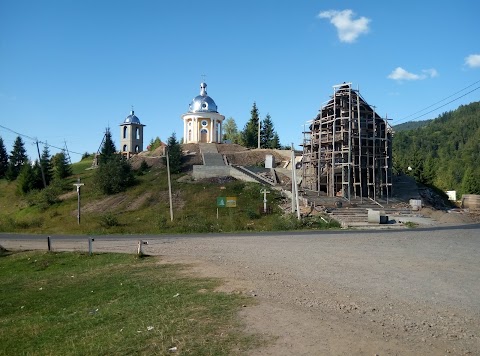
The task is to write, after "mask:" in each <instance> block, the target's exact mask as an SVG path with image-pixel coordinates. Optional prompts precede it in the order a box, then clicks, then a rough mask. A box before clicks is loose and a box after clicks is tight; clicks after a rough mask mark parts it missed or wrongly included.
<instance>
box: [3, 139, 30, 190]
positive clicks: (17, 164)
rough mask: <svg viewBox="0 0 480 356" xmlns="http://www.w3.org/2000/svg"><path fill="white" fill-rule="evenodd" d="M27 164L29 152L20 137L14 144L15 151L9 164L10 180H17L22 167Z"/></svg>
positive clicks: (8, 175)
mask: <svg viewBox="0 0 480 356" xmlns="http://www.w3.org/2000/svg"><path fill="white" fill-rule="evenodd" d="M26 162H27V151H26V150H25V144H24V143H23V141H22V138H21V137H20V136H17V138H16V139H15V142H14V143H13V149H12V151H11V153H10V158H9V162H8V169H7V173H6V177H7V179H8V180H11V181H12V180H15V179H17V177H18V175H19V174H20V171H21V170H22V167H23V166H24V164H25V163H26Z"/></svg>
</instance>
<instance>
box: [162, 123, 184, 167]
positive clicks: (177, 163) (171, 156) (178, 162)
mask: <svg viewBox="0 0 480 356" xmlns="http://www.w3.org/2000/svg"><path fill="white" fill-rule="evenodd" d="M167 146H168V147H167V149H168V161H169V163H170V173H180V172H181V171H182V156H183V155H182V146H180V143H178V141H177V136H176V134H175V132H174V133H172V136H170V137H169V138H168V141H167ZM165 163H166V159H165Z"/></svg>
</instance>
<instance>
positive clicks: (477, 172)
mask: <svg viewBox="0 0 480 356" xmlns="http://www.w3.org/2000/svg"><path fill="white" fill-rule="evenodd" d="M462 190H463V193H464V194H480V168H479V167H468V168H467V169H466V171H465V174H464V175H463V181H462Z"/></svg>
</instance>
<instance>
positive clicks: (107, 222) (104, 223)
mask: <svg viewBox="0 0 480 356" xmlns="http://www.w3.org/2000/svg"><path fill="white" fill-rule="evenodd" d="M119 225H120V224H119V223H118V219H117V217H116V216H115V215H113V214H111V213H107V214H105V215H102V216H100V226H101V227H104V228H109V227H114V226H119Z"/></svg>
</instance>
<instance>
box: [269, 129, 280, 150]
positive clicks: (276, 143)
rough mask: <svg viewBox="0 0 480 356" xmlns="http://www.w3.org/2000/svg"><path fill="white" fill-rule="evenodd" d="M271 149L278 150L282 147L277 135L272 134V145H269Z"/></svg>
mask: <svg viewBox="0 0 480 356" xmlns="http://www.w3.org/2000/svg"><path fill="white" fill-rule="evenodd" d="M271 146H272V147H271V148H274V149H277V150H279V149H280V148H281V147H282V145H281V144H280V137H279V136H278V133H276V132H275V133H274V135H273V140H272V143H271Z"/></svg>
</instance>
